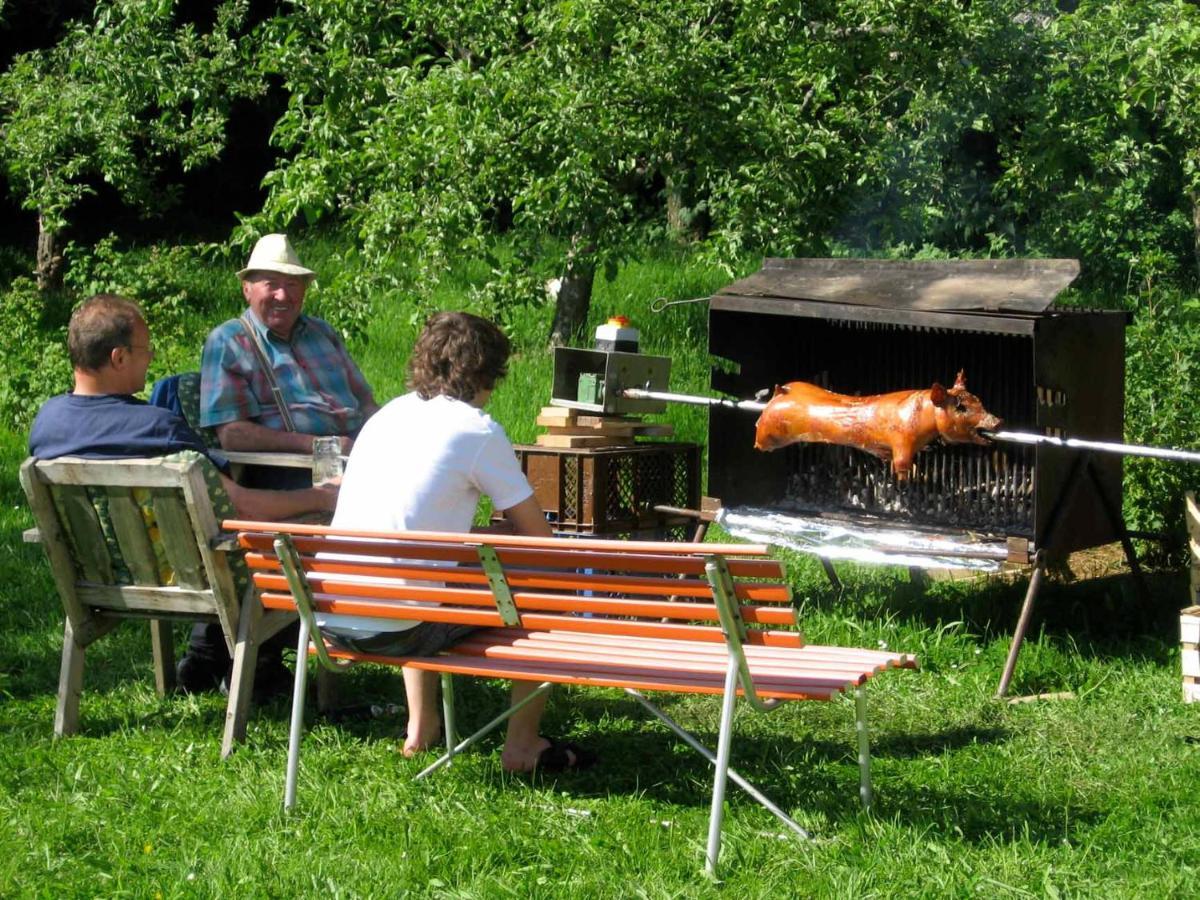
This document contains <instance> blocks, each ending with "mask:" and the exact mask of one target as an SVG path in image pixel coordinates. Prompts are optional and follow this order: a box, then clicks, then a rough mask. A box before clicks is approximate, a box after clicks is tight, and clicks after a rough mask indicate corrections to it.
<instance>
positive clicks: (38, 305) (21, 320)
mask: <svg viewBox="0 0 1200 900" xmlns="http://www.w3.org/2000/svg"><path fill="white" fill-rule="evenodd" d="M69 309H70V296H69V295H65V294H55V295H50V296H48V297H47V296H43V295H42V294H39V293H38V290H37V286H36V285H35V284H34V283H33V280H32V279H29V278H25V277H21V278H17V279H15V280H14V281H13V283H12V284H11V286H10V287H9V288H8V290H6V291H4V293H3V294H2V295H0V333H2V334H3V335H4V341H5V347H6V348H7V349H6V351H5V360H4V368H5V376H4V378H3V379H0V424H2V425H3V427H5V428H9V429H12V430H13V431H18V432H20V431H25V430H27V429H28V427H29V423H30V422H32V421H33V416H34V414H35V413H36V412H37V411H38V408H39V407H41V405H42V403H43V402H44V401H45V400H46V398H47V397H50V396H52V395H53V394H58V393H61V392H62V391H65V390H67V389H68V388H69V387H70V386H71V365H70V363H69V362H68V361H67V340H66V312H67V311H69Z"/></svg>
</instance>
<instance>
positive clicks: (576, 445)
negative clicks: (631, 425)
mask: <svg viewBox="0 0 1200 900" xmlns="http://www.w3.org/2000/svg"><path fill="white" fill-rule="evenodd" d="M537 443H538V446H539V447H562V448H566V449H569V450H579V449H584V448H589V447H620V446H622V445H628V444H630V443H632V438H622V437H605V436H603V435H582V434H539V435H538V436H537Z"/></svg>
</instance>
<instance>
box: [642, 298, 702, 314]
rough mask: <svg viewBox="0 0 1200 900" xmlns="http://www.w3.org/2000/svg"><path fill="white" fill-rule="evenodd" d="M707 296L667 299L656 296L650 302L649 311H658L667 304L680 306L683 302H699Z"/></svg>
mask: <svg viewBox="0 0 1200 900" xmlns="http://www.w3.org/2000/svg"><path fill="white" fill-rule="evenodd" d="M707 299H708V297H692V298H691V299H690V300H668V299H667V298H666V297H656V298H655V299H654V301H653V302H652V303H651V304H650V312H652V313H660V312H662V311H663V310H664V309H666V308H667V307H668V306H680V305H682V304H684V303H701V302H703V301H705V300H707Z"/></svg>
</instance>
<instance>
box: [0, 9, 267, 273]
mask: <svg viewBox="0 0 1200 900" xmlns="http://www.w3.org/2000/svg"><path fill="white" fill-rule="evenodd" d="M246 5H247V4H246V0H227V2H225V3H223V4H221V6H220V7H219V8H218V9H217V11H216V16H215V24H214V26H213V28H212V30H211V31H209V32H208V33H200V32H199V31H197V29H196V28H195V27H194V26H192V25H190V24H178V23H177V21H176V17H177V9H176V7H177V4H176V3H175V2H173V0H155V2H139V0H107V2H102V3H99V4H97V6H96V11H95V16H94V19H93V20H92V21H91V22H90V23H86V24H85V23H75V24H74V25H73V26H72V27H71V28H70V29H69V31H68V32H67V34H66V36H65V37H64V38H63V39H62V40H61V41H60V42H59V43H58V44H57V45H55V46H54V47H53V48H51V49H49V50H46V51H36V52H31V53H26V54H24V55H21V56H19V57H18V58H17V59H16V60H15V61H14V62H13V64H12V66H11V68H10V69H9V70H8V71H7V72H5V73H4V74H3V75H2V76H0V135H2V137H3V143H2V144H0V165H2V166H3V170H4V173H5V174H6V175H7V177H8V182H9V185H10V189H11V190H12V191H13V192H14V193H15V194H16V195H17V196H19V198H20V200H21V203H22V205H23V206H24V207H25V208H26V209H29V210H32V211H34V212H36V213H37V215H38V221H39V247H38V275H39V283H40V285H41V286H42V287H55V286H57V285H58V284H59V283H60V282H61V262H62V260H61V247H60V239H59V235H60V233H61V232H62V230H63V229H64V228H65V227H66V226H67V225H68V223H69V221H70V213H71V210H72V208H73V207H74V206H75V205H76V204H77V203H78V202H79V200H80V199H81V198H82V197H84V196H86V195H87V194H89V193H93V192H95V190H96V185H97V184H98V183H100V182H103V183H107V184H108V185H111V186H112V188H114V189H115V190H116V191H117V193H118V194H119V196H120V197H121V199H122V200H123V201H124V202H126V203H128V204H129V205H131V206H135V207H137V208H138V209H139V210H141V211H143V212H145V213H147V214H149V213H154V212H158V211H161V210H163V209H165V208H166V207H168V206H169V204H170V202H171V201H172V199H173V197H174V194H175V191H174V189H173V187H172V186H171V185H163V184H161V183H159V180H158V177H157V176H158V174H159V172H160V171H161V168H162V166H163V164H164V162H165V161H166V160H168V159H171V160H177V161H178V162H179V163H180V164H181V165H182V167H183V168H184V169H185V170H187V169H189V168H192V167H194V166H197V165H200V164H202V163H205V162H208V161H210V160H212V159H214V158H215V157H216V156H217V155H218V154H220V152H221V151H222V149H223V148H224V146H225V123H226V116H227V111H228V108H229V104H230V103H231V102H232V101H233V99H235V98H237V97H240V96H250V95H253V94H255V93H257V92H259V91H260V84H259V82H258V81H257V80H256V77H255V76H254V74H253V72H252V71H250V70H249V69H248V68H247V67H246V66H245V65H244V63H243V59H242V51H241V48H240V46H239V42H238V39H237V32H238V29H239V28H240V27H241V23H242V22H243V20H244V17H245V13H246Z"/></svg>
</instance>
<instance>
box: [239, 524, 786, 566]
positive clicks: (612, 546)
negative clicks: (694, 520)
mask: <svg viewBox="0 0 1200 900" xmlns="http://www.w3.org/2000/svg"><path fill="white" fill-rule="evenodd" d="M221 527H222V528H224V529H226V530H227V531H240V532H245V534H246V535H247V537H249V536H250V535H255V534H258V535H265V536H268V537H270V538H271V540H272V541H273V540H274V536H275V535H276V534H291V535H309V536H311V535H336V536H338V537H339V538H340V537H348V538H365V539H368V540H370V541H375V542H378V543H380V544H383V543H385V542H387V541H390V540H407V541H421V542H428V543H433V544H452V545H453V544H456V545H460V546H461V545H463V544H464V543H468V542H469V543H470V544H487V545H489V546H492V547H496V548H497V549H500V548H502V547H520V548H524V549H540V550H552V551H561V550H563V549H564V546H563V545H564V543H569V545H570V547H571V549H573V550H597V551H616V552H633V553H637V552H645V553H652V554H655V555H661V556H711V555H714V554H717V555H721V556H733V557H737V556H767V555H769V551H768V549H767V546H766V545H765V544H690V543H683V542H680V543H669V542H666V541H616V540H602V539H598V538H572V539H571V540H570V541H569V542H565V541H564V539H563V538H535V537H522V536H519V535H507V534H488V533H482V532H481V533H478V534H470V535H466V536H465V537H467V539H468V540H467V541H464V535H462V534H456V533H453V532H444V531H402V532H396V531H358V530H353V529H345V528H334V527H331V526H328V525H300V524H296V523H287V522H250V521H245V520H242V519H227V520H225V521H224V522H222V523H221Z"/></svg>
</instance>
